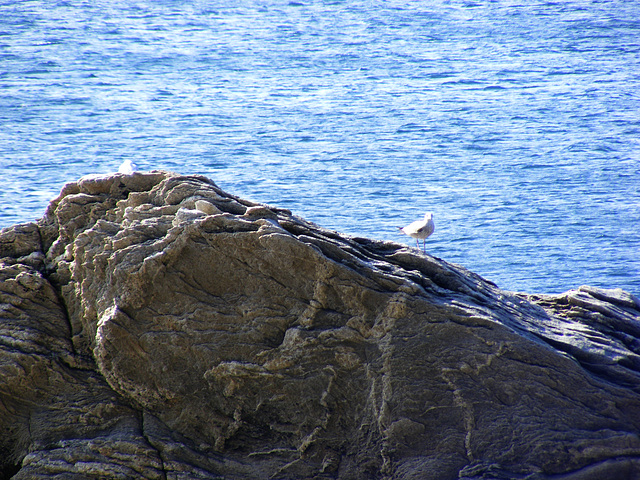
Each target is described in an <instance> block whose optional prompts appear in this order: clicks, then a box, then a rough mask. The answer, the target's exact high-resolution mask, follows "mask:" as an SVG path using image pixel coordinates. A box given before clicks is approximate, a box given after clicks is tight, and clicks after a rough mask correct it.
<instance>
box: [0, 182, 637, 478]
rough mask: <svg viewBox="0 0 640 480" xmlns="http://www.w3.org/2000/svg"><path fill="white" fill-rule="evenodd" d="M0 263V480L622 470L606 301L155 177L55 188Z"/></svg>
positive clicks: (612, 473)
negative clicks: (520, 288) (498, 278)
mask: <svg viewBox="0 0 640 480" xmlns="http://www.w3.org/2000/svg"><path fill="white" fill-rule="evenodd" d="M0 258H1V259H2V261H1V263H0V271H1V275H2V279H1V281H0V372H1V375H0V428H1V430H0V432H1V433H2V434H1V435H0V462H1V470H0V478H15V479H45V478H47V479H48V478H56V479H92V478H96V479H97V478H145V479H267V478H274V479H276V478H281V479H287V478H291V479H294V478H295V479H302V478H320V479H325V478H326V479H332V478H339V479H392V478H393V479H434V480H436V479H437V480H443V479H445V480H446V479H498V478H500V479H563V480H566V479H572V480H585V479H594V480H595V479H609V478H610V479H637V478H640V437H639V435H638V434H639V432H640V357H639V356H638V354H639V353H640V321H639V320H640V304H639V302H638V300H637V299H636V298H635V297H633V296H632V295H630V294H628V293H626V292H623V291H622V290H620V289H615V290H604V289H597V288H591V287H580V288H578V289H576V290H571V291H569V292H567V293H564V294H561V295H553V296H549V295H529V294H524V293H513V292H507V291H503V290H500V289H499V288H498V287H497V286H496V285H494V284H493V283H491V282H488V281H486V280H484V279H482V278H481V277H479V276H478V275H475V274H474V273H472V272H469V271H468V270H465V269H464V268H462V267H460V266H458V265H453V264H449V263H447V262H445V261H443V260H441V259H438V258H435V257H432V256H429V255H423V254H422V253H421V252H419V251H418V250H416V249H413V248H407V247H406V246H405V245H402V244H397V243H392V242H381V241H374V240H369V239H365V238H352V237H347V236H345V235H341V234H339V233H336V232H333V231H329V230H325V229H323V228H321V227H319V226H317V225H315V224H312V223H309V222H307V221H305V220H303V219H302V218H299V217H297V216H295V215H292V214H291V212H289V211H287V210H284V209H280V208H275V207H271V206H267V205H262V204H256V203H252V202H249V201H246V200H242V199H240V198H237V197H235V196H233V195H230V194H227V193H225V192H223V191H222V190H221V189H219V188H218V187H217V186H216V185H215V184H214V183H213V182H211V181H210V180H209V179H207V178H205V177H202V176H180V175H176V174H172V173H167V172H158V171H156V172H150V173H135V174H132V175H122V174H114V175H111V176H101V177H95V176H94V177H84V178H82V179H80V180H79V181H78V182H77V183H70V184H68V185H66V186H65V187H64V188H63V190H62V192H61V194H60V196H59V197H58V198H56V199H55V200H53V201H52V202H51V204H50V205H49V208H48V209H47V212H46V214H45V216H44V217H43V218H42V219H41V220H39V221H38V222H35V223H27V224H21V225H16V226H14V227H10V228H6V229H4V230H2V231H0Z"/></svg>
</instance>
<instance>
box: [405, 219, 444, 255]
mask: <svg viewBox="0 0 640 480" xmlns="http://www.w3.org/2000/svg"><path fill="white" fill-rule="evenodd" d="M398 229H399V230H400V231H401V232H402V233H404V234H405V235H409V236H410V237H411V238H415V239H416V245H417V246H418V248H420V240H422V251H423V252H424V253H426V244H427V237H429V235H431V234H432V233H433V231H434V230H435V229H436V225H435V223H433V213H431V212H427V213H425V215H424V220H416V221H415V222H413V223H410V224H409V225H407V226H406V227H402V228H401V227H398Z"/></svg>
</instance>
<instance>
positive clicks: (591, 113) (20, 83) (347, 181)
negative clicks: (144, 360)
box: [0, 0, 640, 295]
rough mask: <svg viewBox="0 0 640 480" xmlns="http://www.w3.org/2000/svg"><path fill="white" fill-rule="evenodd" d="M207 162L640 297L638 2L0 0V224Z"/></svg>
mask: <svg viewBox="0 0 640 480" xmlns="http://www.w3.org/2000/svg"><path fill="white" fill-rule="evenodd" d="M125 159H131V160H133V161H134V162H135V163H136V164H138V166H139V167H140V169H144V170H151V169H167V170H172V171H176V172H180V173H184V174H191V173H198V174H204V175H207V176H208V177H210V178H212V179H213V180H214V181H215V182H216V183H217V184H218V185H219V186H220V187H222V188H223V189H225V190H227V191H229V192H231V193H234V194H236V195H240V196H243V197H245V198H248V199H251V200H255V201H259V202H264V203H269V204H273V205H277V206H280V207H284V208H289V209H291V210H293V211H294V213H297V214H299V215H301V216H304V217H306V218H307V219H309V220H311V221H314V222H316V223H318V224H320V225H322V226H324V227H327V228H331V229H335V230H338V231H341V232H344V233H347V234H350V235H357V236H366V237H371V238H376V239H384V240H394V241H399V242H405V243H407V244H409V245H412V244H413V243H412V240H411V239H410V238H407V237H402V236H399V235H398V234H397V230H396V228H395V227H396V226H403V225H405V224H407V223H409V222H411V221H413V220H415V219H418V218H421V217H422V216H423V214H424V212H425V211H433V212H434V214H435V221H436V231H435V233H434V235H433V236H432V237H431V238H430V239H429V240H428V241H427V247H428V251H429V252H430V253H431V254H433V255H436V256H438V257H440V258H443V259H445V260H447V261H450V262H454V263H458V264H461V265H464V266H466V267H467V268H469V269H471V270H473V271H475V272H477V273H479V274H480V275H482V276H484V277H485V278H488V279H490V280H492V281H494V282H495V283H497V284H498V285H499V286H500V287H502V288H505V289H509V290H522V291H528V292H537V293H557V292H562V291H565V290H568V289H570V288H574V287H577V286H579V285H581V284H590V285H594V286H601V287H607V288H614V287H622V288H624V289H626V290H628V291H630V292H632V293H634V294H636V295H638V294H640V2H638V1H637V0H593V1H592V0H568V1H561V2H554V1H542V0H540V1H530V0H520V1H512V0H500V1H480V0H477V1H463V0H455V1H454V0H448V1H447V0H428V1H413V0H411V1H409V0H389V1H374V0H368V1H363V2H349V1H336V0H331V1H321V0H300V1H288V2H287V1H276V0H264V1H252V2H246V1H228V0H225V1H204V0H201V1H158V0H154V1H151V0H139V1H129V0H128V1H126V2H125V1H119V0H110V1H80V0H78V1H27V0H20V1H7V0H0V227H4V226H8V225H12V224H14V223H18V222H25V221H31V220H33V219H35V218H38V217H40V216H41V215H42V214H43V212H44V209H45V207H46V205H47V203H48V201H49V200H50V199H52V198H53V197H55V196H56V195H57V194H58V192H59V191H60V189H61V188H62V186H63V184H64V183H66V182H69V181H74V180H76V179H77V178H79V177H80V176H82V175H85V174H89V173H106V172H113V171H116V170H117V168H118V165H119V164H120V163H121V162H122V161H123V160H125Z"/></svg>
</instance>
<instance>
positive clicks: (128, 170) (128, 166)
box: [118, 159, 138, 175]
mask: <svg viewBox="0 0 640 480" xmlns="http://www.w3.org/2000/svg"><path fill="white" fill-rule="evenodd" d="M136 168H138V166H137V165H136V164H135V163H133V162H132V161H131V160H129V159H127V160H125V161H124V162H122V163H121V164H120V168H118V173H125V174H127V175H131V174H132V173H133V172H135V171H136Z"/></svg>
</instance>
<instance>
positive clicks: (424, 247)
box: [422, 238, 427, 253]
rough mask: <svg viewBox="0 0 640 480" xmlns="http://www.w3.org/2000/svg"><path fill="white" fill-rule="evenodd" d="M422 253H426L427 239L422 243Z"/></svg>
mask: <svg viewBox="0 0 640 480" xmlns="http://www.w3.org/2000/svg"><path fill="white" fill-rule="evenodd" d="M422 253H427V239H426V238H425V239H424V240H423V241H422Z"/></svg>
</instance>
